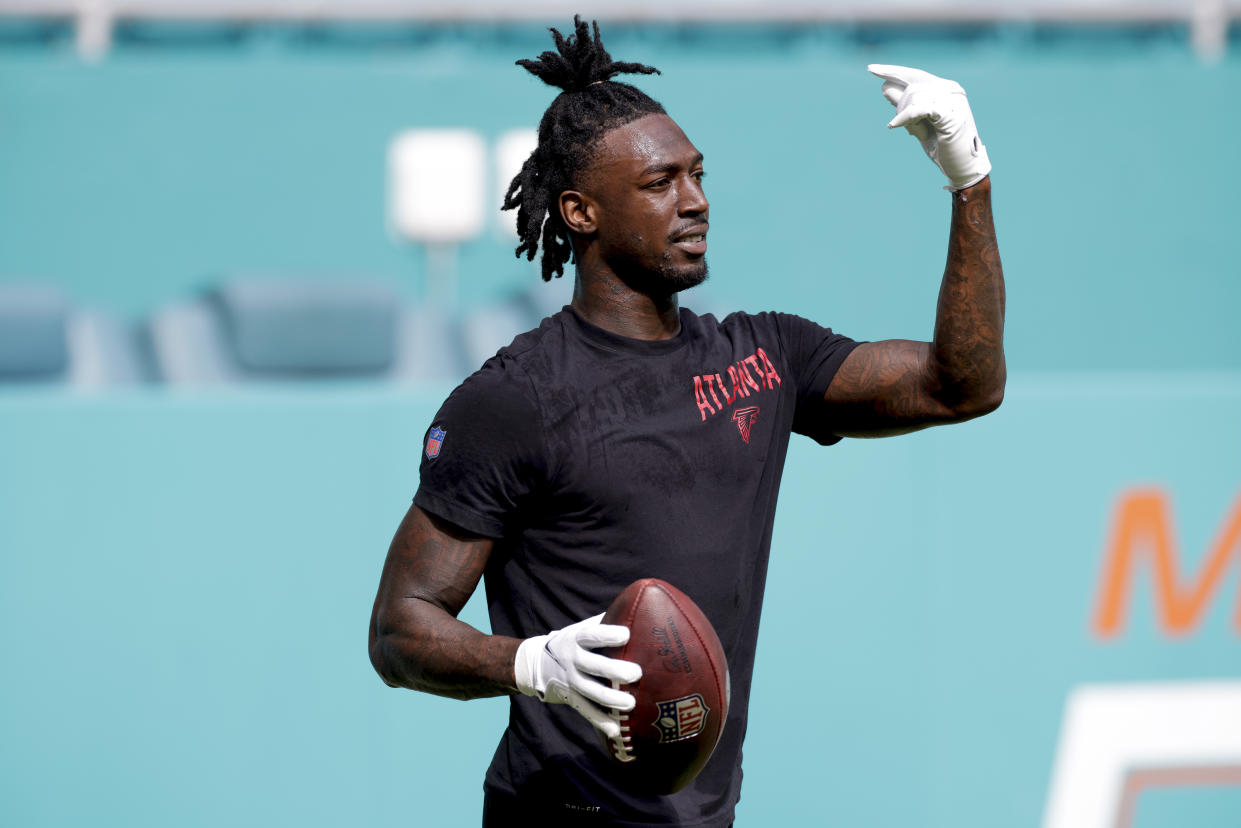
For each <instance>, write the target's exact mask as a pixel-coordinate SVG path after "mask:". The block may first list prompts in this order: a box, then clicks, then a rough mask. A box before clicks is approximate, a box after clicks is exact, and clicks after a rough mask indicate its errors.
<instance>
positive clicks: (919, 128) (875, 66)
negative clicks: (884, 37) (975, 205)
mask: <svg viewBox="0 0 1241 828" xmlns="http://www.w3.org/2000/svg"><path fill="white" fill-rule="evenodd" d="M866 68H867V69H868V70H869V71H870V73H871V74H872V75H878V76H879V77H881V78H883V80H884V83H883V96H884V97H885V98H887V99H888V101H890V102H891V104H892V105H893V106H895V107H896V117H895V118H893V119H892V120H891V121H890V122H889V123H888V126H889V127H891V128H894V127H899V126H903V127H905V129H906V130H908V131H909V134H910V135H912V136H914V137H915V138H917V139H918V140H919V141H920V142H921V143H922V149H924V150H926V154H927V155H929V156H930V157H931V160H932V161H934V162H935V165H936V166H937V167H939V168H940V170H942V171H943V173H944V175H946V176H948V186H947V187H945V189H947V190H952V191H953V192H956V191H957V190H964V189H965V188H966V187H971V186H973V185H975V184H977V183H978V182H979V181H982V180H983V178H985V177H986V176H987V173H989V172H991V161H990V159H988V158H987V148H986V147H984V146H983V145H982V141H980V140H979V139H978V127H976V126H974V115H973V113H972V112H970V103H969V100H967V99H966V97H965V90H964V89H962V88H961V84H959V83H957V82H956V81H950V80H946V79H944V78H940V77H936V76H935V75H932V74H931V73H930V72H924V71H922V70H921V69H911V68H909V67H908V66H888V65H886V64H882V63H872V64H871V65H870V66H867V67H866Z"/></svg>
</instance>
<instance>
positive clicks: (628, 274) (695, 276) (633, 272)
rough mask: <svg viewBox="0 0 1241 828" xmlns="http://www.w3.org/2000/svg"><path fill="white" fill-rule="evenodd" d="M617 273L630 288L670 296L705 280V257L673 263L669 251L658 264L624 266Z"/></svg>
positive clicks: (647, 293) (649, 294) (648, 293)
mask: <svg viewBox="0 0 1241 828" xmlns="http://www.w3.org/2000/svg"><path fill="white" fill-rule="evenodd" d="M617 275H619V276H620V277H621V280H622V281H623V282H624V283H625V284H626V285H627V286H628V287H629V288H630V289H632V290H636V291H638V292H639V293H645V294H646V295H648V296H672V295H673V294H675V293H680V292H681V291H683V290H689V289H690V288H692V287H697V286H698V285H701V284H702V283H703V282H705V281H707V276H708V271H707V257H706V256H703V257H702V258H701V259H699V260H698V261H696V262H690V263H688V264H680V265H678V264H673V262H672V253H671V251H668V252H665V253H664V255H663V256H662V257H661V258H660V260H659V264H658V266H657V267H656V268H655V269H654V270H651V269H648V268H640V267H633V268H625V269H624V270H623V271H621V272H619V273H618V274H617Z"/></svg>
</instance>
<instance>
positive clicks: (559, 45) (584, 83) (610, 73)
mask: <svg viewBox="0 0 1241 828" xmlns="http://www.w3.org/2000/svg"><path fill="white" fill-rule="evenodd" d="M573 29H574V34H571V35H569V36H568V37H565V36H564V35H562V34H561V33H560V32H559V31H558V30H556V29H551V33H552V40H554V41H555V43H556V51H555V52H553V51H551V50H550V49H549V50H547V51H546V52H544V53H543V54H541V55H539V56H538V58H537V59H535V60H524V59H523V60H519V61H517V65H518V66H521V67H523V68H525V69H526V71H528V72H529V73H530V74H532V75H534V76H535V77H537V78H539V79H540V80H542V81H543V82H544V83H546V84H548V85H549V86H555V87H557V88H558V89H562V90H564V91H565V92H583V91H585V90H586V89H587V87H590V86H592V85H594V84H596V83H601V82H602V81H606V80H611V79H612V78H613V77H615V76H616V75H658V74H659V70H658V69H656V68H655V67H653V66H645V65H643V64H641V63H626V62H623V61H614V60H612V56H611V55H609V54H608V50H607V49H605V48H603V41H602V40H601V39H600V38H599V24H598V23H597V22H595V21H592V22H591V23H590V25H587V24H586V21H584V20H582V18H581V16H580V15H576V14H575V15H573ZM592 30H593V37H592Z"/></svg>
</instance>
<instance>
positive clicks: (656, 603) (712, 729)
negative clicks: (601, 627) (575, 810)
mask: <svg viewBox="0 0 1241 828" xmlns="http://www.w3.org/2000/svg"><path fill="white" fill-rule="evenodd" d="M603 623H604V624H620V625H622V626H625V627H628V628H629V643H627V644H625V645H624V646H623V647H609V648H605V649H601V650H599V652H601V653H602V654H604V655H606V656H609V657H611V658H620V659H624V660H626V661H633V662H636V663H637V664H639V665H640V666H641V667H642V678H641V679H640V680H639V681H638V682H636V683H635V684H617V685H616V686H617V687H618V688H619V689H621V690H624V691H625V692H627V693H632V694H633V696H634V699H635V700H636V702H637V704H636V705H635V706H634V708H633V710H631V711H629V712H628V713H620V712H619V711H618V712H617V713H616V714H615V716H616V718H617V721H618V722H619V723H620V726H621V733H620V736H619V737H618V738H616V739H609V740H607V749H608V753H609V754H610V755H611V756H612V758H613V759H615V760H616V761H617V762H619V763H621V766H622V767H621V768H620V769H618V776H619V777H620V779H621V780H622V782H623V784H624V785H625V786H626V787H627V788H630V789H632V790H634V791H635V792H641V793H652V794H668V793H673V792H674V791H678V790H680V789H681V788H683V787H685V786H686V785H688V784H689V783H690V781H691V780H693V778H694V777H695V776H697V775H698V773H699V772H700V771H701V770H702V769H703V767H704V766H705V765H706V764H707V760H708V759H710V758H711V753H712V751H714V750H715V746H716V744H717V743H718V742H719V740H720V735H721V734H722V733H723V731H724V721H725V719H726V718H727V717H728V703H729V680H728V663H727V660H726V658H725V656H724V648H723V647H722V646H721V645H720V639H719V637H718V636H717V635H716V634H715V628H714V627H712V626H711V622H710V621H708V620H707V617H706V616H705V615H703V613H702V610H700V609H699V608H698V606H697V605H696V604H695V603H694V602H693V601H691V600H690V599H689V597H688V596H687V595H686V594H685V593H683V592H681V591H680V590H679V589H677V588H676V587H674V586H672V584H669V583H668V582H667V581H661V580H659V579H658V578H645V579H643V580H640V581H635V582H634V583H632V584H630V585H629V586H628V587H626V588H625V590H624V591H623V592H621V594H620V595H618V596H616V600H614V601H613V602H612V605H611V606H610V607H608V611H607V613H606V614H605V615H604V616H603Z"/></svg>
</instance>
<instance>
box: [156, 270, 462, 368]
mask: <svg viewBox="0 0 1241 828" xmlns="http://www.w3.org/2000/svg"><path fill="white" fill-rule="evenodd" d="M149 336H150V341H151V347H152V351H153V354H154V359H155V366H156V370H157V374H158V377H159V378H160V379H161V380H163V381H164V382H167V383H170V384H173V385H190V386H192V385H218V384H222V383H230V382H249V381H256V380H258V381H262V380H271V379H314V378H319V379H339V378H374V379H386V380H434V379H448V378H452V377H455V376H458V374H459V371H460V364H461V360H460V348H459V347H458V346H457V344H456V342H455V336H454V332H453V330H452V326H451V325H450V324H449V323H448V322H446V321H442V320H441V318H440V317H439V316H438V315H436V314H432V313H430V312H428V311H425V310H423V309H416V308H409V307H406V306H404V305H403V303H402V300H401V297H400V294H399V293H398V291H397V290H396V288H395V287H394V286H393V285H391V284H389V283H387V282H382V281H376V280H366V279H359V280H343V279H342V280H333V281H325V280H307V279H297V278H273V277H258V276H256V277H237V278H233V279H229V280H227V281H225V282H224V283H222V284H221V285H219V286H218V287H217V288H215V289H214V290H211V291H209V292H208V293H206V294H204V295H202V296H199V297H196V298H193V299H189V300H186V301H183V302H178V303H175V304H172V305H169V306H167V307H165V308H163V309H162V310H160V311H159V312H158V313H156V314H155V315H154V316H153V317H152V319H151V321H150V325H149Z"/></svg>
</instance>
